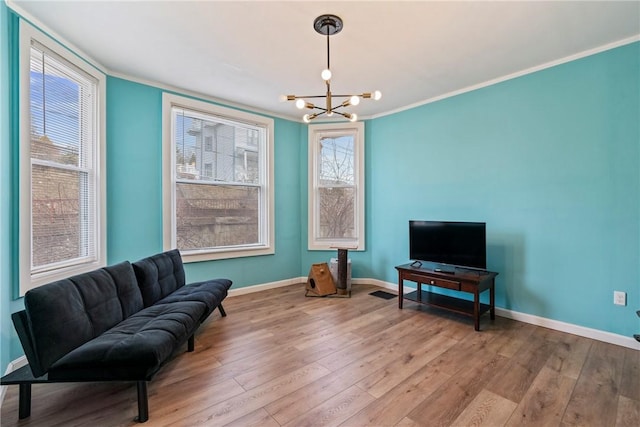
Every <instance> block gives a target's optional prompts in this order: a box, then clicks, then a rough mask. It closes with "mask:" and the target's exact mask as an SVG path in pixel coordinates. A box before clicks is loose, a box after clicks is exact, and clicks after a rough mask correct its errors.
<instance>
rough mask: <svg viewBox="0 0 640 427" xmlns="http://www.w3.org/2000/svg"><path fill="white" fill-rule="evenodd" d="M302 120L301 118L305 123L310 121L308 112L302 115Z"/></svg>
mask: <svg viewBox="0 0 640 427" xmlns="http://www.w3.org/2000/svg"><path fill="white" fill-rule="evenodd" d="M302 120H303V121H304V122H305V123H309V122H310V121H311V120H310V119H309V115H308V114H305V115H304V116H302Z"/></svg>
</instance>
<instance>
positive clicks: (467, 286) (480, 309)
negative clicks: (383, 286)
mask: <svg viewBox="0 0 640 427" xmlns="http://www.w3.org/2000/svg"><path fill="white" fill-rule="evenodd" d="M450 268H451V271H450V272H443V271H439V270H437V269H432V268H426V267H422V266H414V265H413V264H404V265H399V266H397V267H396V270H398V308H400V309H402V301H403V300H405V299H407V300H410V301H415V302H418V303H421V304H427V305H432V306H434V307H439V308H442V309H445V310H449V311H453V312H456V313H461V314H464V315H466V316H470V317H473V321H474V327H475V330H476V331H479V330H480V316H481V315H482V314H483V313H486V312H487V311H489V314H490V316H491V320H494V319H495V318H496V313H495V277H496V276H497V275H498V273H495V272H493V271H482V270H472V269H464V268H455V269H454V268H453V267H450ZM405 280H408V281H411V282H415V283H416V284H417V290H416V291H414V292H410V293H408V294H406V295H405V294H404V281H405ZM423 284H425V285H430V286H436V287H439V288H444V289H451V290H454V291H459V292H466V293H470V294H473V301H468V300H465V299H461V298H455V297H450V296H446V295H440V294H436V293H433V292H428V291H423V290H422V285H423ZM487 290H488V291H489V305H487V304H482V303H480V294H481V293H482V292H484V291H487Z"/></svg>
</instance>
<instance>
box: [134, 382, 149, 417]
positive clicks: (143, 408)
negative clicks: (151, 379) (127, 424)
mask: <svg viewBox="0 0 640 427" xmlns="http://www.w3.org/2000/svg"><path fill="white" fill-rule="evenodd" d="M148 419H149V400H148V397H147V382H146V381H138V418H136V421H138V422H139V423H144V422H146V421H147V420H148Z"/></svg>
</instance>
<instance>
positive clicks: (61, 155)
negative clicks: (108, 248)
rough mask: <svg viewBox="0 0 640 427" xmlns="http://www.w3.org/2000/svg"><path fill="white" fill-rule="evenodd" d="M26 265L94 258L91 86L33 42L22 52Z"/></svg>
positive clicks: (47, 266)
mask: <svg viewBox="0 0 640 427" xmlns="http://www.w3.org/2000/svg"><path fill="white" fill-rule="evenodd" d="M29 74H30V134H31V135H30V139H31V140H30V148H31V150H30V157H31V239H32V245H31V268H32V272H33V273H38V272H42V271H48V270H51V269H55V268H59V267H60V266H63V265H73V264H77V263H82V262H91V261H94V260H95V259H96V257H97V252H98V250H97V244H98V242H97V238H96V236H97V234H98V232H97V208H98V204H97V192H98V189H97V180H96V168H97V164H96V161H97V156H96V150H97V142H98V139H97V106H96V102H97V99H96V98H97V96H96V93H97V84H98V82H97V81H96V80H95V78H93V77H91V76H89V75H88V74H86V73H85V72H83V71H82V70H80V69H78V68H77V67H75V66H74V65H73V64H70V63H69V62H68V61H66V60H64V59H63V58H61V57H59V56H58V55H57V54H55V53H54V52H52V51H50V50H49V49H47V48H46V47H45V46H43V45H41V44H39V43H38V42H36V41H35V40H33V41H32V43H31V52H30V73H29Z"/></svg>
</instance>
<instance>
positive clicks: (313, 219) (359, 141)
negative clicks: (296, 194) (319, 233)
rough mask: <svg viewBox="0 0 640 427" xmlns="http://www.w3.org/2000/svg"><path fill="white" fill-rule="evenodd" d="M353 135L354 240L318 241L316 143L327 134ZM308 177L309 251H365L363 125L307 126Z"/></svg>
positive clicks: (332, 124) (357, 123)
mask: <svg viewBox="0 0 640 427" xmlns="http://www.w3.org/2000/svg"><path fill="white" fill-rule="evenodd" d="M345 133H355V138H354V156H355V159H354V166H355V168H356V170H355V173H354V177H355V179H356V185H355V187H356V210H357V214H356V219H355V220H356V226H355V228H356V238H355V239H334V240H328V239H318V238H317V237H316V230H317V229H318V227H319V221H320V218H319V217H318V215H317V212H316V208H315V207H316V204H317V197H316V196H317V181H318V173H319V171H318V161H319V159H318V150H317V144H318V143H319V141H320V139H321V138H322V137H323V136H327V135H331V134H339V135H341V134H345ZM308 149H309V172H308V173H309V178H308V210H309V224H308V248H309V250H310V251H313V250H334V249H336V248H348V249H351V250H355V251H364V250H365V234H364V233H365V213H364V208H365V206H364V192H365V187H364V123H363V122H354V123H350V122H349V123H330V124H326V123H325V124H317V125H309V142H308Z"/></svg>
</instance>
